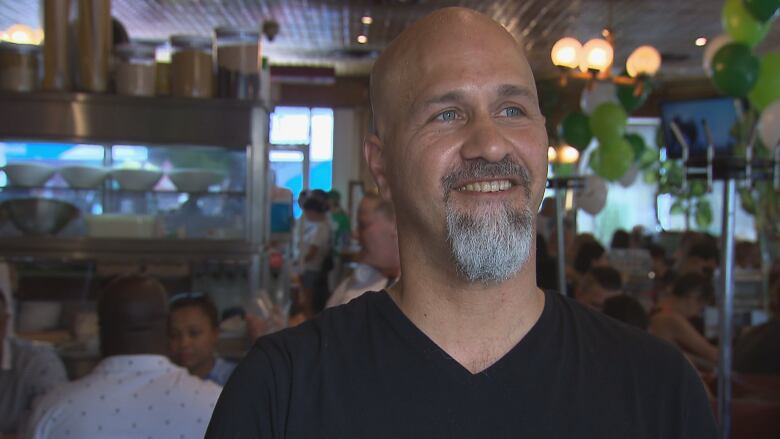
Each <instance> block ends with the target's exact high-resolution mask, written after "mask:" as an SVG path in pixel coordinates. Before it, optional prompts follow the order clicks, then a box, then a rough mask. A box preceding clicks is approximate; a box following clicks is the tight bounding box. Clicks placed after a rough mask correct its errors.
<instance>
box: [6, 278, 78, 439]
mask: <svg viewBox="0 0 780 439" xmlns="http://www.w3.org/2000/svg"><path fill="white" fill-rule="evenodd" d="M3 270H7V267H3V266H2V264H0V272H2V271H3ZM0 277H2V274H0ZM9 286H10V284H9V283H8V282H3V281H2V279H0V437H2V436H3V434H6V433H8V434H15V433H16V431H17V430H18V428H19V426H20V425H23V424H24V422H25V419H26V418H27V417H28V416H29V415H30V411H31V409H32V406H33V403H34V402H35V401H36V400H37V399H38V398H41V397H43V395H45V394H46V393H48V392H49V391H50V390H51V389H53V388H54V387H56V386H58V385H60V384H62V383H64V382H66V381H68V376H67V374H66V373H65V366H63V364H62V361H61V360H60V358H59V357H58V356H57V353H56V352H55V351H54V349H53V348H52V347H51V346H48V345H46V344H43V343H36V342H32V341H27V340H23V339H21V338H18V337H15V336H14V327H13V308H14V307H13V302H12V297H11V293H10V288H9Z"/></svg>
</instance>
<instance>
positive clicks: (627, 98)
mask: <svg viewBox="0 0 780 439" xmlns="http://www.w3.org/2000/svg"><path fill="white" fill-rule="evenodd" d="M635 88H636V87H635V86H633V85H618V86H617V97H618V100H619V101H620V104H621V105H622V106H623V108H625V109H626V112H628V113H633V112H634V111H636V110H637V109H638V108H639V107H641V106H642V104H644V103H645V101H647V98H648V97H649V96H650V93H652V91H653V90H652V89H651V88H650V84H649V83H648V82H647V81H644V85H643V87H642V92H641V93H639V94H638V95H636V94H635V93H634V91H635Z"/></svg>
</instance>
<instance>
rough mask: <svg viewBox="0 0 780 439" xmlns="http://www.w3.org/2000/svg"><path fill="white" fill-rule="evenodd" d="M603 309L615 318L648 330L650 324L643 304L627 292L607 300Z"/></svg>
mask: <svg viewBox="0 0 780 439" xmlns="http://www.w3.org/2000/svg"><path fill="white" fill-rule="evenodd" d="M601 311H602V312H603V313H604V314H606V315H608V316H610V317H612V318H613V319H615V320H618V321H621V322H623V323H625V324H627V325H631V326H634V327H636V328H639V329H641V330H643V331H646V330H647V326H648V325H649V324H650V320H649V319H648V317H647V312H646V311H645V309H644V307H642V304H641V303H639V301H638V300H636V299H634V298H633V297H631V296H629V295H626V294H618V295H617V296H613V297H610V298H608V299H607V300H605V301H604V306H603V308H602V310H601Z"/></svg>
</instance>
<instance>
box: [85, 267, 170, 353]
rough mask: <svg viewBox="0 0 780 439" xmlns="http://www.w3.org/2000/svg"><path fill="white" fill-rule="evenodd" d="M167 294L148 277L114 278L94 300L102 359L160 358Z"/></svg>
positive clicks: (135, 275)
mask: <svg viewBox="0 0 780 439" xmlns="http://www.w3.org/2000/svg"><path fill="white" fill-rule="evenodd" d="M167 312H168V294H167V292H166V291H165V287H163V286H162V284H161V283H160V282H159V281H157V280H156V279H153V278H151V277H148V276H142V275H137V274H134V275H128V276H121V277H118V278H116V279H114V280H112V281H111V282H109V284H108V285H106V287H105V288H104V289H103V291H102V292H101V294H100V296H99V299H98V320H99V322H100V342H101V350H102V353H103V356H106V357H108V356H111V355H129V354H164V353H165V351H166V342H167V338H166V325H167Z"/></svg>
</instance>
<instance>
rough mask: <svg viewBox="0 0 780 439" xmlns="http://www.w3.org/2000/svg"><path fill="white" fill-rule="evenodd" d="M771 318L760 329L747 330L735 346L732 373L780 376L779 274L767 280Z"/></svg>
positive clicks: (779, 271) (773, 273) (777, 272)
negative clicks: (733, 371)
mask: <svg viewBox="0 0 780 439" xmlns="http://www.w3.org/2000/svg"><path fill="white" fill-rule="evenodd" d="M769 285H770V294H771V297H770V308H771V311H772V316H771V317H770V319H769V321H768V322H766V323H763V324H761V325H758V326H755V327H751V328H748V329H747V330H746V331H745V332H743V333H742V335H740V336H739V337H738V338H737V340H736V343H735V345H734V360H733V361H734V370H736V371H738V372H742V373H751V374H771V375H778V376H780V270H778V269H777V267H776V268H775V269H774V270H772V273H771V275H770V277H769Z"/></svg>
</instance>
